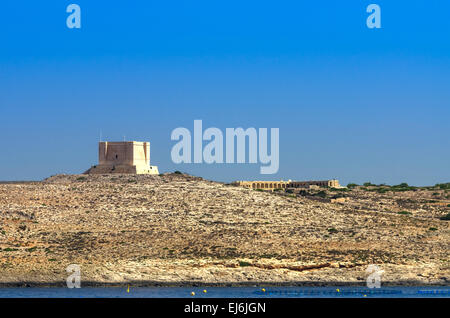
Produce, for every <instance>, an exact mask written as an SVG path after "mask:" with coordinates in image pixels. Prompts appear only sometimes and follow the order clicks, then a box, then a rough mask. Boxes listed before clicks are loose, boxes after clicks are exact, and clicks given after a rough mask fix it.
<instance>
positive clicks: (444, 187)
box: [434, 182, 450, 190]
mask: <svg viewBox="0 0 450 318" xmlns="http://www.w3.org/2000/svg"><path fill="white" fill-rule="evenodd" d="M434 187H435V188H439V189H442V190H450V182H447V183H438V184H436V185H435V186H434Z"/></svg>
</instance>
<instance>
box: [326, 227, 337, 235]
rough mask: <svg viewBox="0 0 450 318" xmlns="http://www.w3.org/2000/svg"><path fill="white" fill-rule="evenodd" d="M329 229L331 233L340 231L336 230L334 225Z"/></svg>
mask: <svg viewBox="0 0 450 318" xmlns="http://www.w3.org/2000/svg"><path fill="white" fill-rule="evenodd" d="M327 231H328V233H330V234H332V233H337V232H338V230H336V229H335V228H334V227H331V228H329V229H328V230H327Z"/></svg>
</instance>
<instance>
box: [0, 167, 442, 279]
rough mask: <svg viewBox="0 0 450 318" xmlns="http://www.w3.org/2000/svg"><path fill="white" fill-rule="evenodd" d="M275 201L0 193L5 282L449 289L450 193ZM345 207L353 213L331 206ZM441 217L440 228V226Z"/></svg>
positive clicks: (128, 186) (204, 184) (97, 190)
mask: <svg viewBox="0 0 450 318" xmlns="http://www.w3.org/2000/svg"><path fill="white" fill-rule="evenodd" d="M373 189H374V187H370V186H369V187H355V188H354V189H351V190H347V191H346V190H342V191H336V190H334V191H333V190H323V192H320V191H308V192H307V193H301V194H289V193H287V194H283V193H267V192H261V191H254V190H249V189H244V188H239V187H235V186H231V185H226V184H221V183H216V182H211V181H206V180H203V179H201V178H196V177H191V176H187V175H181V174H166V175H160V176H145V175H138V176H136V175H107V176H106V175H105V176H102V175H58V176H54V177H51V178H49V179H47V180H44V181H43V182H35V183H8V184H0V283H3V284H6V283H8V284H18V285H24V284H36V283H45V284H64V283H65V280H66V277H67V276H68V274H67V273H66V267H67V266H68V265H69V264H79V265H80V266H81V271H82V273H81V274H82V284H85V285H87V284H106V283H118V284H121V283H129V282H130V283H132V284H143V285H145V284H147V285H152V284H175V285H182V284H229V283H240V284H244V283H246V284H260V283H273V284H278V283H284V284H299V283H302V284H306V283H314V284H343V283H354V284H365V281H366V277H367V275H368V274H367V273H366V272H365V271H366V268H367V266H368V265H369V264H377V265H378V266H379V267H381V269H383V270H384V273H383V275H382V282H384V283H389V284H397V285H398V284H441V285H449V277H450V265H449V260H450V248H449V242H450V231H449V222H448V221H446V220H444V218H443V217H444V216H445V215H446V214H447V213H449V212H450V209H449V206H448V204H450V202H447V201H448V194H449V193H448V190H445V189H444V190H439V189H438V190H436V189H425V188H424V189H406V190H405V191H383V190H377V189H378V188H377V189H375V190H373ZM335 197H346V198H347V201H346V202H340V203H339V202H334V203H331V202H329V201H330V200H327V199H328V198H335ZM441 218H443V219H441Z"/></svg>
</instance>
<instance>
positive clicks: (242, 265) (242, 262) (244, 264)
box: [239, 261, 252, 267]
mask: <svg viewBox="0 0 450 318" xmlns="http://www.w3.org/2000/svg"><path fill="white" fill-rule="evenodd" d="M239 266H241V267H245V266H252V264H250V263H249V262H244V261H239Z"/></svg>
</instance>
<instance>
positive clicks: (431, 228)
mask: <svg viewBox="0 0 450 318" xmlns="http://www.w3.org/2000/svg"><path fill="white" fill-rule="evenodd" d="M428 230H430V231H437V227H430V228H429V229H428Z"/></svg>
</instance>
